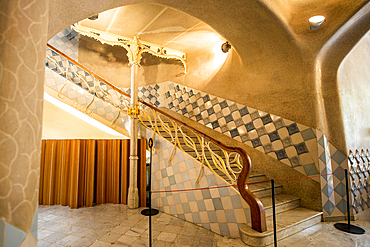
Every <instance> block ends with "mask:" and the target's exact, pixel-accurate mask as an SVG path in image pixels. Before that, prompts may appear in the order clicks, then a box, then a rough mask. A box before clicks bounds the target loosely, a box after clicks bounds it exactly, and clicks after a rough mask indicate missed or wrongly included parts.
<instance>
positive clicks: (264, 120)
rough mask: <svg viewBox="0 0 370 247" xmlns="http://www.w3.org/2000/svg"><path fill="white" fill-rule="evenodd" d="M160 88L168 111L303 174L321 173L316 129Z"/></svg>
mask: <svg viewBox="0 0 370 247" xmlns="http://www.w3.org/2000/svg"><path fill="white" fill-rule="evenodd" d="M161 88H163V91H164V97H165V101H166V104H165V106H167V107H168V108H169V109H172V110H174V111H176V112H178V113H180V114H182V115H184V116H186V117H189V118H190V119H192V120H195V121H197V122H199V123H201V124H204V125H206V126H208V127H210V128H212V129H214V130H216V131H219V132H221V133H223V134H225V135H227V136H230V137H232V138H234V139H235V140H237V141H240V142H243V143H245V144H247V145H249V146H251V147H253V148H255V149H257V150H259V151H261V152H263V153H265V154H267V155H269V156H271V157H273V158H275V159H277V160H279V161H281V162H283V163H285V164H286V165H288V166H290V167H292V168H294V169H296V170H298V171H299V172H301V173H302V174H304V175H307V176H311V175H317V174H319V171H318V170H319V165H318V156H317V141H316V134H315V129H312V128H309V127H307V126H304V125H301V124H299V123H295V122H292V121H290V120H287V119H283V118H281V117H278V116H275V115H272V114H269V113H266V112H262V111H259V110H256V109H253V108H251V107H247V106H244V105H241V104H238V103H235V102H232V101H229V100H225V99H222V98H219V97H216V96H213V95H210V94H206V93H203V92H200V91H197V90H194V89H191V88H188V87H185V86H181V85H179V84H175V83H172V82H167V83H161ZM317 181H318V180H317Z"/></svg>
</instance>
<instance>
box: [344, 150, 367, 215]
mask: <svg viewBox="0 0 370 247" xmlns="http://www.w3.org/2000/svg"><path fill="white" fill-rule="evenodd" d="M348 167H349V178H350V181H351V182H350V185H351V187H350V195H351V199H350V200H351V205H352V207H353V211H352V212H351V213H352V214H353V213H355V214H357V213H359V212H362V211H365V210H368V209H369V208H370V193H369V187H370V186H369V183H370V152H369V150H368V149H366V151H365V150H361V151H359V150H354V151H350V155H349V157H348Z"/></svg>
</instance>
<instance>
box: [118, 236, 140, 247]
mask: <svg viewBox="0 0 370 247" xmlns="http://www.w3.org/2000/svg"><path fill="white" fill-rule="evenodd" d="M136 240H137V237H133V236H128V235H123V236H121V237H120V238H119V239H117V241H116V242H115V243H116V244H123V245H127V246H129V245H131V244H132V243H133V242H135V241H136Z"/></svg>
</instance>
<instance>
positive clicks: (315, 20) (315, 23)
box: [308, 15, 325, 30]
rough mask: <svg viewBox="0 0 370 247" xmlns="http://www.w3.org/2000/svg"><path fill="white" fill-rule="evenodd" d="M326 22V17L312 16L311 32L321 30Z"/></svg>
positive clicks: (310, 20) (310, 21)
mask: <svg viewBox="0 0 370 247" xmlns="http://www.w3.org/2000/svg"><path fill="white" fill-rule="evenodd" d="M324 21H325V16H322V15H316V16H312V17H311V18H310V19H309V20H308V22H309V23H310V26H311V30H317V29H319V28H320V26H321V24H322V23H323V22H324Z"/></svg>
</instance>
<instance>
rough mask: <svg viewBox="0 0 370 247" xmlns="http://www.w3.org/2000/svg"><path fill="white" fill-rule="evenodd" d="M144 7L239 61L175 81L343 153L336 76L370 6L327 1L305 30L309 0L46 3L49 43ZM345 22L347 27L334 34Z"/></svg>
mask: <svg viewBox="0 0 370 247" xmlns="http://www.w3.org/2000/svg"><path fill="white" fill-rule="evenodd" d="M148 2H150V3H156V4H161V5H165V6H169V7H172V8H175V9H177V10H180V11H182V12H185V13H187V14H189V15H191V16H194V17H196V18H198V19H199V20H202V21H204V22H205V23H207V24H208V25H210V26H211V27H212V28H213V29H214V30H215V31H216V32H218V33H219V34H220V35H222V36H223V37H224V38H225V39H227V40H229V41H230V43H231V44H232V45H233V47H234V49H235V51H237V53H238V55H239V57H240V59H237V57H236V56H232V57H231V56H230V58H228V61H227V63H226V64H225V65H224V66H223V67H222V68H221V69H220V70H219V72H218V73H217V74H216V75H215V76H214V77H213V78H212V79H211V80H210V81H209V82H208V83H203V84H202V83H199V81H198V80H195V79H194V78H191V77H190V76H189V77H182V78H179V80H181V81H176V80H175V82H178V83H181V84H183V85H189V86H190V87H192V88H195V89H198V90H201V91H204V92H207V93H210V94H213V95H216V96H219V97H222V98H225V99H229V100H232V101H235V102H238V103H240V104H243V105H247V106H250V107H253V108H256V109H259V110H263V111H265V112H269V113H272V114H275V115H278V116H281V117H283V118H285V119H290V120H292V121H295V122H298V123H301V124H304V125H307V126H309V127H312V128H316V129H319V130H320V131H322V132H323V133H324V134H325V135H326V136H327V137H328V139H329V141H330V142H331V143H332V144H333V145H334V146H336V147H337V148H338V149H339V150H340V151H341V152H343V153H345V149H346V148H345V146H346V144H345V141H346V138H345V134H344V128H343V124H342V115H341V108H340V99H339V98H340V96H339V91H338V88H337V79H336V75H337V69H338V67H339V64H340V62H341V61H342V59H343V58H344V56H345V55H346V54H347V52H348V51H349V50H350V49H351V48H352V47H353V45H354V44H355V43H356V42H357V41H358V40H359V39H360V38H361V37H362V36H363V34H364V33H365V32H366V31H367V30H368V29H369V26H370V22H369V19H370V14H369V13H370V12H369V11H368V9H369V5H370V3H368V2H367V1H366V0H361V1H357V0H351V1H348V0H347V1H344V0H331V1H327V2H325V4H322V5H321V7H320V14H324V15H325V16H326V17H327V19H328V21H327V22H326V23H324V24H323V25H322V27H321V28H320V29H319V30H316V31H310V29H309V25H308V23H307V20H308V18H309V17H311V16H313V15H316V14H317V8H318V2H316V1H311V2H306V1H302V2H300V4H288V5H287V4H286V2H287V1H280V2H281V4H271V3H269V2H268V1H262V0H261V1H255V0H247V1H242V0H238V1H232V2H231V1H230V2H227V1H226V2H225V1H212V0H209V1H191V0H175V1H174V0H155V1H148V0H140V1H139V0H104V1H97V0H91V1H88V2H85V1H75V0H65V1H58V0H51V1H50V13H49V17H50V22H49V31H48V38H51V37H52V36H53V35H55V34H56V33H57V32H59V31H61V30H62V29H64V28H65V27H67V26H69V25H71V24H73V23H75V22H77V21H79V20H82V19H85V18H87V17H89V16H91V15H93V14H96V13H100V12H103V11H105V10H108V9H111V8H115V7H120V6H123V5H129V4H136V3H148ZM321 3H322V2H320V4H321ZM283 6H285V7H283ZM361 8H362V9H361ZM359 10H360V11H359ZM274 11H277V12H276V13H275V12H274ZM297 15H298V16H297ZM353 16H355V18H352V19H350V18H351V17H353ZM220 17H222V18H220ZM293 17H294V18H293ZM347 23H351V24H350V25H349V26H348V27H349V28H348V27H347V28H344V29H343V30H341V27H342V26H343V25H346V24H347ZM324 46H326V47H324ZM323 47H324V49H323ZM318 54H319V56H318ZM235 60H238V61H237V62H236V61H235Z"/></svg>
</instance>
